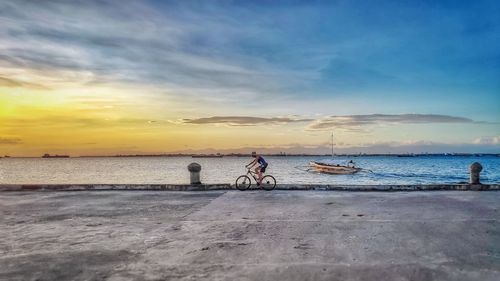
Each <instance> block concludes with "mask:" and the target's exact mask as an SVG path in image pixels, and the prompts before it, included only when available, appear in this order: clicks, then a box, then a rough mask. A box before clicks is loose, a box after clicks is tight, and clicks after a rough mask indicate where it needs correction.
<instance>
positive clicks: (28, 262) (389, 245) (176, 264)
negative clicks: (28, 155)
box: [0, 191, 500, 280]
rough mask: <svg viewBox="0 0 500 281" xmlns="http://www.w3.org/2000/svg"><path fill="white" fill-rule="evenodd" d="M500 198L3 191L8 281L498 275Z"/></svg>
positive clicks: (0, 252)
mask: <svg viewBox="0 0 500 281" xmlns="http://www.w3.org/2000/svg"><path fill="white" fill-rule="evenodd" d="M499 209H500V192H496V191H490V192H474V191H468V192H464V191H436V192H397V193H379V192H325V191H274V192H264V191H250V192H238V191H207V192H161V191H78V192H11V193H10V192H7V193H1V194H0V211H1V214H2V215H1V217H0V227H1V228H0V237H1V239H0V280H200V279H208V280H500V225H499V218H500V211H499Z"/></svg>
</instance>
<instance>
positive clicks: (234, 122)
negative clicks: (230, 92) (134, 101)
mask: <svg viewBox="0 0 500 281" xmlns="http://www.w3.org/2000/svg"><path fill="white" fill-rule="evenodd" d="M307 121H312V119H301V118H292V117H268V118H266V117H251V116H213V117H207V118H198V119H183V120H182V123H184V124H197V125H204V124H219V125H229V126H255V125H275V124H288V123H298V122H307Z"/></svg>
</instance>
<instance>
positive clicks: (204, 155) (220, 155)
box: [191, 153, 224, 158]
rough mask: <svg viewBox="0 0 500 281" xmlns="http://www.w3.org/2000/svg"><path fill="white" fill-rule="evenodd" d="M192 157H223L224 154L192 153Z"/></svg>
mask: <svg viewBox="0 0 500 281" xmlns="http://www.w3.org/2000/svg"><path fill="white" fill-rule="evenodd" d="M191 157H193V158H222V157H224V155H222V154H219V153H217V154H199V155H192V156H191Z"/></svg>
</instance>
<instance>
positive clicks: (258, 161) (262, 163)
mask: <svg viewBox="0 0 500 281" xmlns="http://www.w3.org/2000/svg"><path fill="white" fill-rule="evenodd" d="M252 157H253V158H254V159H253V160H252V162H250V163H249V164H248V165H245V167H246V168H247V169H251V168H252V167H253V166H255V165H258V166H257V167H255V173H257V174H258V175H259V181H258V182H257V185H260V184H261V183H262V174H263V173H265V172H266V168H267V165H268V164H267V162H266V160H264V157H262V156H260V155H257V153H256V152H255V151H254V152H252Z"/></svg>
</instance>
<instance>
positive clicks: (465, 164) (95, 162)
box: [0, 156, 500, 185]
mask: <svg viewBox="0 0 500 281" xmlns="http://www.w3.org/2000/svg"><path fill="white" fill-rule="evenodd" d="M265 159H266V161H267V162H269V167H268V169H267V171H266V172H267V173H269V174H272V175H273V176H274V177H275V178H276V180H277V182H278V183H287V184H293V183H296V184H380V185H381V184H435V183H447V184H454V183H461V182H467V181H468V179H469V165H470V164H471V163H473V162H479V163H481V165H482V166H483V171H482V172H481V181H482V182H483V183H500V157H498V156H417V157H396V156H360V157H336V158H335V159H334V160H332V159H331V158H329V157H318V156H287V157H282V156H268V157H265ZM350 159H352V160H353V161H354V162H355V163H356V165H357V166H359V167H362V168H363V169H365V170H363V171H361V172H359V173H357V174H353V175H327V174H318V173H314V172H310V171H309V172H308V171H307V166H308V164H309V162H310V161H315V160H317V161H322V162H328V161H331V162H334V163H346V162H347V161H348V160H350ZM251 160H252V159H251V158H250V157H248V158H247V157H223V158H191V157H95V158H90V157H89V158H2V159H0V184H64V183H73V184H93V183H94V184H95V183H98V184H99V183H102V184H106V183H117V184H118V183H129V184H141V183H151V184H162V183H169V184H182V183H188V182H189V172H188V171H187V165H188V164H189V163H192V162H197V163H199V164H201V166H202V170H201V179H202V181H203V182H204V183H234V181H235V180H236V178H237V177H238V176H239V175H241V174H244V173H246V170H245V164H248V163H249V162H250V161H251Z"/></svg>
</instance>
